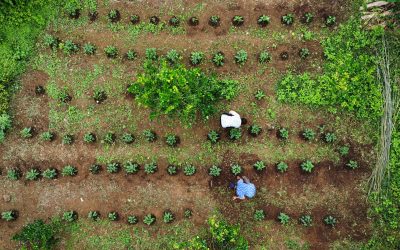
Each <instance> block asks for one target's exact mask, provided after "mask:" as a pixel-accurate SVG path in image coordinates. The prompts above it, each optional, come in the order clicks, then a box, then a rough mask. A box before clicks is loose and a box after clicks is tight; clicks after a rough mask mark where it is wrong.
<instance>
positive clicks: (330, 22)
mask: <svg viewBox="0 0 400 250" xmlns="http://www.w3.org/2000/svg"><path fill="white" fill-rule="evenodd" d="M325 24H326V26H333V25H335V24H336V17H335V16H327V17H326V18H325Z"/></svg>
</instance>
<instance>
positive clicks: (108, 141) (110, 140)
mask: <svg viewBox="0 0 400 250" xmlns="http://www.w3.org/2000/svg"><path fill="white" fill-rule="evenodd" d="M115 139H116V136H115V134H114V133H112V132H108V133H107V134H106V135H105V136H104V138H103V140H102V142H103V143H106V144H108V145H111V144H114V143H115Z"/></svg>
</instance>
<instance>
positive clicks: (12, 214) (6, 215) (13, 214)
mask: <svg viewBox="0 0 400 250" xmlns="http://www.w3.org/2000/svg"><path fill="white" fill-rule="evenodd" d="M1 218H2V219H3V220H5V221H13V220H16V219H17V211H15V210H9V211H4V212H2V213H1Z"/></svg>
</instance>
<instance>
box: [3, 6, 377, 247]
mask: <svg viewBox="0 0 400 250" xmlns="http://www.w3.org/2000/svg"><path fill="white" fill-rule="evenodd" d="M349 2H350V1H335V2H334V3H332V1H310V2H309V3H308V4H303V2H302V1H296V0H294V1H269V2H268V3H265V4H262V3H259V2H258V1H242V2H240V1H239V2H232V1H218V2H215V1H177V2H174V1H173V2H170V1H167V2H165V3H161V4H160V3H159V1H149V3H148V4H146V5H143V4H140V3H136V2H131V1H111V2H109V3H108V4H103V3H98V8H97V10H96V12H95V13H96V15H91V17H90V18H89V16H88V11H87V10H86V9H82V10H81V11H80V12H79V13H80V14H79V17H75V16H74V17H73V18H70V17H68V15H64V14H60V16H59V18H58V19H56V20H55V21H54V22H53V23H52V24H51V25H50V26H49V27H48V29H47V30H46V31H45V33H46V34H50V35H52V36H54V37H56V38H58V39H59V41H61V42H63V43H64V46H65V41H66V40H71V41H73V42H74V43H76V44H77V45H78V50H77V51H76V52H74V53H71V55H66V54H65V53H64V52H63V49H51V48H49V47H48V46H46V45H45V44H44V42H43V37H44V36H45V35H43V36H41V38H39V41H38V44H37V50H38V53H37V55H36V56H35V57H34V58H33V59H32V60H31V62H30V63H29V67H28V71H27V72H26V73H25V74H23V75H22V76H21V79H20V88H19V89H18V90H17V91H16V94H15V96H14V97H13V99H12V112H11V113H12V114H13V117H14V120H13V122H14V124H13V128H12V129H11V131H10V132H9V134H8V136H7V139H6V141H5V142H4V143H3V144H0V159H1V163H0V169H1V176H0V193H1V195H2V197H1V199H2V201H1V203H0V212H3V211H8V210H16V211H17V212H18V217H17V218H16V220H13V221H5V220H1V221H0V249H13V248H15V247H16V242H13V241H11V240H10V238H11V237H12V235H13V234H14V233H16V232H17V231H18V230H20V229H21V228H22V226H23V225H25V224H26V223H28V222H32V221H33V220H34V219H37V218H42V219H47V218H49V217H53V216H62V215H63V213H64V212H66V211H71V210H73V211H75V212H76V213H77V215H78V221H80V220H86V219H87V217H88V213H89V212H90V211H98V212H99V213H100V215H101V216H100V218H101V219H105V220H107V219H108V218H107V217H108V214H109V213H110V212H112V211H115V212H117V213H118V219H117V220H115V222H113V223H115V225H113V227H114V228H113V230H125V229H126V228H128V229H129V230H131V228H132V227H139V228H140V227H143V228H145V229H146V230H152V231H151V234H152V235H154V236H155V235H163V234H164V232H163V229H162V228H161V225H162V224H166V225H164V226H163V227H168V226H169V225H171V227H172V226H175V225H178V226H179V225H181V223H183V222H182V221H186V220H189V223H192V225H193V226H192V227H190V228H189V229H185V230H186V231H185V234H186V235H185V237H184V238H190V237H191V236H193V235H194V234H195V233H197V231H198V230H199V228H200V227H202V226H204V225H205V224H206V223H205V221H206V220H207V218H209V217H210V216H211V215H212V214H213V213H214V212H215V210H218V211H220V212H221V214H222V216H224V217H225V218H227V219H228V221H230V222H232V223H240V224H241V229H242V233H243V235H244V236H245V237H246V239H247V240H248V241H249V244H250V245H251V246H252V249H261V246H268V247H269V248H271V249H285V248H287V244H289V243H288V242H295V243H296V244H298V245H305V244H306V245H308V246H309V247H310V248H311V249H328V248H329V247H331V246H333V245H334V244H339V245H340V244H341V243H342V242H344V241H345V240H348V239H351V240H354V241H363V240H366V239H367V238H368V237H369V236H370V231H371V225H370V221H369V219H368V217H367V210H368V204H367V203H366V194H365V192H364V186H365V183H366V180H367V178H368V176H369V174H370V172H371V171H370V167H371V166H372V165H373V163H374V156H375V152H374V148H375V144H374V138H371V136H370V134H371V133H372V132H373V127H372V126H371V125H370V123H368V122H367V121H362V120H356V119H354V117H353V115H352V114H351V113H338V114H332V113H329V112H327V111H326V110H324V109H312V110H311V109H309V108H307V107H303V106H293V105H286V104H282V103H280V102H278V101H277V99H276V93H275V83H276V82H277V81H278V80H279V79H280V78H281V77H282V75H283V74H284V73H285V72H286V70H293V71H296V72H304V71H306V70H307V71H311V72H315V73H320V72H321V70H322V69H321V64H322V63H323V51H322V47H321V45H320V41H321V40H322V39H323V38H324V37H325V36H326V35H327V34H330V33H331V32H334V31H335V30H336V29H337V27H338V25H339V24H340V23H341V22H344V21H346V20H347V18H348V16H349V13H350V9H351V5H350V3H349ZM110 10H118V12H117V15H116V17H115V18H111V17H110ZM307 12H312V13H313V14H314V17H313V20H312V22H311V23H309V24H307V23H304V22H302V21H301V19H302V16H303V15H304V14H305V13H307ZM288 13H291V14H293V15H294V23H293V24H290V25H286V24H283V23H282V16H284V15H286V14H288ZM132 15H137V17H135V18H134V19H132V18H131V16H132ZM213 15H218V16H219V17H220V22H219V24H218V25H216V26H215V27H214V26H212V25H210V22H209V19H210V17H211V16H213ZM262 15H267V16H268V17H269V23H268V24H265V23H266V22H265V21H264V22H263V23H262V25H261V23H258V19H259V17H260V16H262ZM93 16H95V17H93ZM153 16H156V17H158V18H159V24H157V25H153V24H152V25H150V24H149V20H150V18H151V17H153ZM235 16H240V17H243V20H244V22H237V21H235V22H234V23H235V25H233V24H232V22H233V21H234V19H233V18H234V17H235ZM328 16H335V21H336V23H335V24H334V25H332V26H328V27H327V25H326V23H325V22H326V18H327V17H328ZM172 17H175V19H172ZM193 17H196V19H194V18H193ZM110 18H111V19H112V20H111V19H110ZM156 19H157V18H152V20H153V21H154V20H156ZM136 20H137V21H136ZM177 20H179V21H177ZM189 20H191V21H189ZM238 20H239V19H238ZM264 20H265V18H264ZM305 32H311V33H312V34H313V38H312V39H308V40H305V39H304V34H305ZM87 43H90V44H92V45H94V46H95V48H96V49H95V50H94V53H93V54H88V53H85V52H84V49H83V47H84V44H87ZM107 46H115V48H116V51H117V53H116V54H115V53H111V52H110V53H111V54H110V53H109V52H107V55H106V53H105V49H106V47H107ZM63 48H65V47H63ZM149 48H156V51H157V54H158V56H165V55H166V54H167V53H168V51H170V50H171V49H175V50H176V51H177V52H178V53H180V55H181V56H182V62H183V63H184V64H185V65H186V66H187V67H194V66H193V61H192V62H191V61H190V56H191V53H192V52H194V51H199V52H202V53H204V58H203V60H202V61H201V63H200V64H199V65H198V67H199V68H200V69H202V70H203V71H205V72H207V73H210V74H211V73H216V74H217V75H218V76H219V77H221V78H229V79H234V80H237V81H238V84H239V89H240V90H239V95H238V96H237V97H236V98H233V100H230V101H226V100H225V101H222V102H219V103H217V104H216V109H217V111H218V112H219V113H222V112H225V111H229V110H235V111H237V112H238V113H240V114H241V115H242V116H243V117H245V118H246V119H247V121H248V122H247V124H246V125H244V126H243V127H242V129H241V133H240V135H237V138H236V139H235V140H232V133H231V134H230V133H229V132H228V131H225V130H223V129H222V128H221V127H220V124H219V113H218V112H217V113H216V114H214V115H212V116H210V117H209V119H208V120H207V121H203V120H202V118H201V117H200V116H199V117H197V120H196V122H195V123H193V124H192V126H191V127H188V126H187V124H186V123H184V122H183V121H179V119H178V118H169V117H166V116H160V117H158V118H155V119H154V120H150V119H149V116H150V110H149V109H147V108H145V107H143V106H140V105H138V103H137V102H136V101H135V99H134V97H133V96H132V95H131V94H129V93H127V86H129V85H130V84H132V83H133V82H134V81H135V80H136V79H137V74H138V73H140V72H141V71H142V64H143V62H144V60H145V57H146V56H147V57H149V55H148V54H149V51H147V55H146V49H149ZM302 48H307V49H308V52H309V55H308V54H307V53H306V52H304V51H302V53H300V50H301V49H302ZM130 50H131V51H135V53H131V54H130V56H129V54H127V52H128V51H130ZM241 50H243V51H245V52H246V53H243V52H240V53H238V51H241ZM113 51H114V50H113ZM219 51H221V52H222V53H223V55H224V63H223V65H217V66H216V63H215V61H212V59H213V55H214V54H215V53H217V52H219ZM262 51H268V53H269V54H270V58H268V57H267V58H268V60H267V59H265V63H264V62H263V63H260V53H261V52H262ZM114 52H115V51H114ZM282 53H287V55H288V57H287V58H286V57H285V58H281V57H282V56H281V55H282ZM300 54H302V55H304V54H307V55H306V56H300ZM235 56H236V57H235ZM171 57H172V56H171ZM128 58H131V59H132V60H131V59H128ZM283 59H284V60H283ZM38 86H43V87H44V90H45V91H44V93H43V89H42V88H38ZM64 88H65V91H66V93H64V92H63V89H64ZM35 90H36V91H35ZM38 90H39V91H38ZM99 90H101V91H100V92H99ZM96 91H97V92H96ZM257 91H261V92H260V93H258V94H257V95H256V96H255V94H256V92H257ZM60 93H64V94H67V95H68V96H69V97H70V100H69V98H67V100H66V101H65V100H64V101H60ZM95 93H97V95H96V96H97V99H96V98H95V97H94V94H95ZM262 93H263V94H262ZM64 97H65V95H64ZM254 124H256V125H258V126H259V128H260V129H259V130H257V129H256V130H257V132H251V131H253V130H254V127H253V129H250V126H252V125H254ZM27 127H33V133H32V136H31V137H29V138H24V137H27V136H22V135H21V130H23V129H24V128H27ZM283 128H284V129H286V132H287V133H286V132H282V129H283ZM305 129H312V130H313V131H314V132H315V135H314V136H313V138H311V139H308V140H307V139H306V138H305V136H304V131H305ZM145 130H151V131H153V132H154V133H155V135H156V137H154V140H153V139H149V137H146V136H145V135H144V133H143V132H144V131H145ZM212 130H215V131H216V132H218V134H219V138H218V139H217V140H216V142H215V143H213V142H212V141H211V140H210V139H209V137H208V134H209V132H210V131H212ZM256 130H254V131H256ZM48 131H49V132H51V133H52V135H53V137H52V138H51V139H48V140H45V139H43V138H44V135H43V136H41V135H42V134H43V133H44V132H48ZM89 133H92V134H93V135H94V137H93V138H92V139H88V137H85V138H86V139H85V140H84V136H85V134H89ZM107 133H109V134H108V136H107ZM327 133H332V134H334V137H335V138H334V139H335V140H334V139H333V137H332V136H330V138H331V141H332V142H330V140H328V142H327V140H326V134H327ZM65 135H72V137H71V138H72V140H70V142H71V143H70V144H69V143H66V141H65V140H63V138H64V136H65ZM174 136H175V137H174ZM345 145H347V146H348V148H349V152H348V153H347V154H341V153H340V150H339V149H340V148H341V147H343V146H345ZM307 160H309V161H310V162H311V163H312V164H313V166H314V168H313V169H312V170H311V172H310V173H308V172H305V171H303V170H302V169H301V165H302V163H303V162H305V161H307ZM127 161H130V162H132V163H138V164H139V170H138V171H137V172H136V171H133V170H132V172H131V173H129V174H128V173H127V171H126V170H125V168H124V166H125V165H124V164H125V163H126V162H127ZM257 161H262V162H263V163H264V164H265V166H266V167H265V169H262V170H260V171H257V170H256V169H255V167H254V166H253V165H254V164H255V163H256V162H257ZM349 161H355V162H357V168H355V169H351V168H350V167H348V166H347V165H346V164H348V163H349ZM279 162H284V163H286V164H287V166H288V168H287V170H286V172H279V171H278V169H277V164H278V163H279ZM109 163H119V164H120V165H119V166H120V168H119V169H118V170H117V169H115V171H114V170H112V169H109V168H107V164H109ZM150 163H155V164H156V165H157V169H156V170H155V172H154V173H146V172H145V168H146V167H145V165H146V164H150ZM93 164H98V165H100V166H101V167H100V170H99V172H98V173H97V174H96V173H95V174H93V172H91V171H90V170H89V168H90V166H91V165H93ZM233 164H238V165H240V166H241V167H242V173H241V174H243V175H246V176H248V177H249V178H250V180H252V182H254V184H255V185H256V187H257V195H256V197H255V198H254V199H252V200H250V201H232V196H233V191H232V190H230V189H229V188H228V186H229V183H230V182H234V181H235V180H236V177H235V176H234V175H233V174H232V173H231V166H232V165H233ZM67 165H71V166H74V167H76V170H77V173H76V175H75V176H63V174H62V173H63V171H62V169H63V167H65V166H67ZM169 165H174V166H176V167H177V173H176V174H171V173H168V171H167V168H168V166H169ZM188 165H192V166H194V167H195V170H193V169H192V171H190V169H187V168H185V166H188ZM213 165H215V166H218V167H220V168H221V170H222V171H221V173H220V175H219V176H216V177H212V176H210V174H209V169H210V167H211V166H213ZM32 168H35V169H37V170H38V171H39V172H40V173H42V172H43V171H44V170H45V169H48V168H54V169H56V170H57V171H56V172H57V173H58V174H57V177H56V178H54V179H46V178H43V177H41V176H40V177H39V178H38V180H27V179H26V173H27V171H28V170H30V169H32ZM9 169H18V170H19V171H20V173H21V177H20V178H19V180H11V179H9V178H8V177H7V171H8V170H9ZM146 171H147V168H146ZM113 172H115V173H113ZM188 173H189V174H188ZM185 209H190V210H191V211H192V213H193V215H192V217H191V218H190V219H186V218H185V216H184V212H185ZM257 209H259V210H260V209H262V210H263V211H264V212H265V218H264V219H260V220H259V221H255V220H254V219H253V214H254V212H255V211H256V210H257ZM166 211H171V212H172V214H173V217H174V219H173V220H171V221H169V219H165V218H163V216H164V212H166ZM281 212H283V213H285V214H287V215H289V216H290V218H291V220H290V221H289V224H288V225H281V223H280V222H279V221H278V220H277V217H278V215H279V214H280V213H281ZM147 214H153V215H154V216H155V217H156V221H155V222H154V224H152V225H151V226H148V225H146V224H144V223H143V219H144V217H145V216H146V215H147ZM304 214H309V215H310V216H311V217H312V219H313V222H312V225H311V226H310V227H304V226H302V225H300V224H299V222H298V221H299V218H300V217H301V216H302V215H304ZM132 215H135V216H137V217H138V223H137V224H134V225H130V224H128V221H127V220H128V216H132ZM328 215H332V216H334V217H335V218H336V219H337V223H336V225H335V226H334V227H330V226H327V225H325V224H324V218H325V217H326V216H328ZM163 219H165V220H166V221H165V222H166V223H164V221H163ZM91 223H92V222H91ZM167 223H168V224H167ZM132 224H133V223H132ZM92 226H93V227H98V230H99V231H101V227H102V224H96V222H93V225H92ZM129 232H130V234H131V235H134V233H133V232H132V231H129ZM91 236H93V235H89V236H88V237H89V238H90V237H91ZM65 237H66V238H65V239H64V240H62V241H61V243H60V244H61V245H62V247H67V246H68V247H71V246H72V248H73V249H84V248H86V249H95V246H93V245H90V243H89V242H85V240H84V239H83V240H82V239H81V240H79V241H78V240H76V241H74V239H71V236H68V234H66V235H65ZM68 237H70V238H68ZM132 237H133V238H134V237H136V236H132ZM155 241H157V239H155ZM137 247H138V248H140V246H137ZM164 247H165V246H164ZM110 249H113V247H110ZM142 249H146V247H143V248H142ZM164 249H165V248H164Z"/></svg>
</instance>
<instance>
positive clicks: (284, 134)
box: [279, 128, 289, 140]
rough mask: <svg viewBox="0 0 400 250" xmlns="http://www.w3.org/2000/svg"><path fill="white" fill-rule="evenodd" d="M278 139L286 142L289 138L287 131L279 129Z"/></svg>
mask: <svg viewBox="0 0 400 250" xmlns="http://www.w3.org/2000/svg"><path fill="white" fill-rule="evenodd" d="M279 138H281V139H282V140H287V139H288V138H289V130H288V129H287V128H281V129H279Z"/></svg>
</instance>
